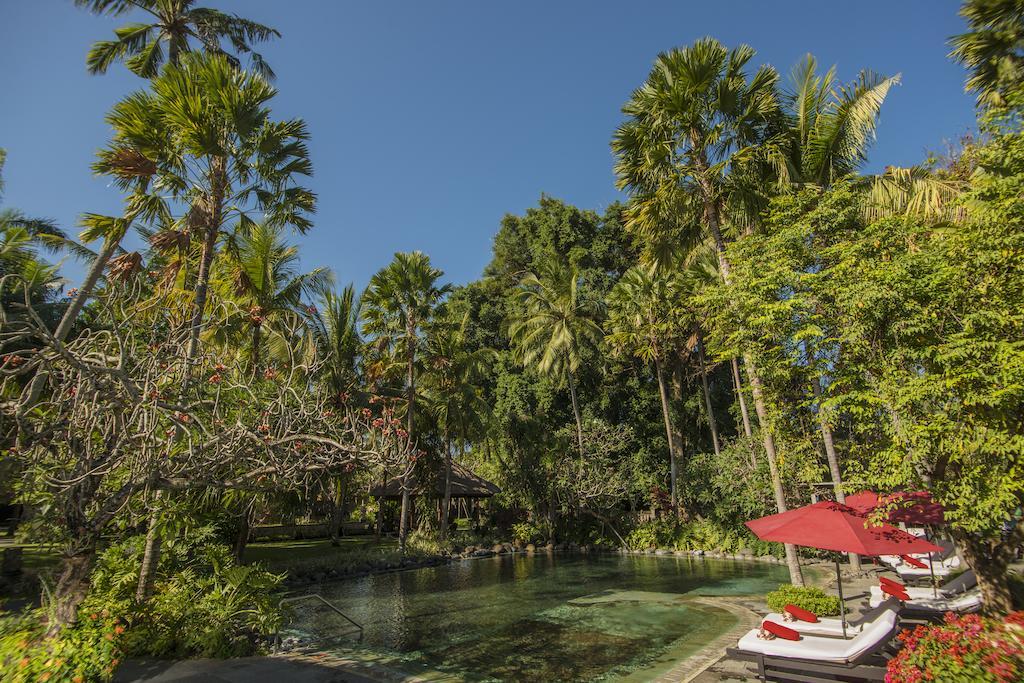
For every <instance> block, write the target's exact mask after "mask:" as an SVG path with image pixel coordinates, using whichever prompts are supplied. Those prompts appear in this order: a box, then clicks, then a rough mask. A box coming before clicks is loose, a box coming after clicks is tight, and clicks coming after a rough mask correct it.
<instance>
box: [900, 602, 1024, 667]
mask: <svg viewBox="0 0 1024 683" xmlns="http://www.w3.org/2000/svg"><path fill="white" fill-rule="evenodd" d="M900 640H901V641H902V642H903V648H902V649H901V650H900V652H899V654H898V655H896V657H895V658H893V659H892V660H890V662H889V668H888V672H887V673H886V675H885V680H886V681H887V683H896V682H897V681H899V682H900V683H919V682H920V681H933V682H934V683H958V682H959V681H979V682H990V683H1012V682H1015V681H1022V680H1024V612H1012V613H1011V614H1009V615H1008V616H1007V617H1006V618H1005V619H995V618H987V617H981V616H978V615H976V614H969V615H965V616H956V615H954V614H952V613H950V614H947V615H946V621H945V623H944V624H942V625H937V626H918V627H917V628H915V629H914V630H913V631H910V630H906V631H904V632H903V633H902V634H900Z"/></svg>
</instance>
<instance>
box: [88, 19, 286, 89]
mask: <svg viewBox="0 0 1024 683" xmlns="http://www.w3.org/2000/svg"><path fill="white" fill-rule="evenodd" d="M75 4H76V5H77V6H79V7H85V8H86V9H88V10H89V11H91V12H93V13H95V14H107V15H112V16H121V15H124V14H127V13H128V12H130V11H132V10H141V11H142V12H144V13H146V14H148V15H149V21H148V22H146V23H138V24H127V25H125V26H122V27H121V28H118V29H115V30H114V34H115V35H116V36H117V37H116V38H115V39H114V40H102V41H99V42H97V43H95V44H94V45H93V46H92V48H91V49H90V50H89V54H88V56H87V57H86V64H87V66H88V68H89V73H91V74H102V73H106V71H107V69H108V68H109V67H110V65H111V64H113V63H114V62H115V61H122V62H124V65H125V66H127V67H128V69H130V70H131V71H132V73H134V74H136V75H138V76H141V77H143V78H153V77H154V76H156V75H157V73H159V71H160V66H161V65H162V64H163V63H164V46H165V45H166V47H167V59H166V61H167V62H168V63H170V64H177V63H178V61H179V60H180V59H181V56H182V55H183V54H185V53H187V52H191V51H192V49H193V47H192V41H195V42H196V43H198V45H199V46H200V47H202V50H203V51H204V52H208V53H210V54H219V55H223V56H224V57H225V58H226V59H227V60H228V62H230V63H231V65H232V66H234V67H235V68H236V69H237V68H239V67H240V66H241V62H240V60H239V58H238V57H237V56H236V55H235V54H232V53H231V52H228V51H226V50H224V48H223V47H222V42H223V41H227V42H228V43H230V45H231V47H232V48H233V49H234V51H235V53H237V54H238V55H241V54H247V55H249V61H250V64H251V65H252V68H253V69H254V70H255V71H256V72H257V73H259V74H261V75H262V76H264V77H265V78H267V79H271V80H272V79H273V78H274V72H273V71H272V70H271V69H270V66H269V65H268V64H267V63H266V62H265V61H264V60H263V57H262V56H261V55H260V54H259V53H257V52H254V51H253V49H252V46H253V45H254V44H255V43H262V42H265V41H267V40H270V39H271V38H280V37H281V34H280V33H278V32H277V31H276V30H275V29H272V28H270V27H269V26H264V25H263V24H258V23H256V22H254V21H249V20H248V19H243V18H241V17H239V16H237V15H234V14H225V13H224V12H221V11H219V10H215V9H210V8H208V7H195V6H194V5H195V0H75Z"/></svg>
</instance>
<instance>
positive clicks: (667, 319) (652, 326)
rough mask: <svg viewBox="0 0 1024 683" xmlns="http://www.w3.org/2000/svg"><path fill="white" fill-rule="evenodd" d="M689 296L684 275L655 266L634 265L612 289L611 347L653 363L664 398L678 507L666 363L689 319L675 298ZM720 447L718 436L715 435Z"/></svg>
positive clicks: (674, 505) (676, 452)
mask: <svg viewBox="0 0 1024 683" xmlns="http://www.w3.org/2000/svg"><path fill="white" fill-rule="evenodd" d="M686 298H688V293H687V292H686V291H685V287H684V286H683V283H682V282H681V280H680V279H679V278H677V277H673V276H672V275H671V274H670V273H665V272H658V271H657V270H656V269H655V268H654V267H641V266H635V267H633V268H631V269H629V270H628V271H626V274H625V275H623V276H622V279H620V280H619V281H618V283H616V285H615V287H613V288H612V291H611V292H609V294H608V320H607V323H606V328H607V330H608V336H607V337H606V339H607V340H608V343H609V346H610V347H611V348H612V350H613V352H615V353H618V354H623V355H627V354H628V355H633V356H635V357H637V358H640V359H641V360H643V361H644V362H646V363H652V364H653V365H654V373H655V377H657V380H658V395H659V397H660V398H661V414H662V418H663V420H664V422H665V436H666V439H667V440H668V450H669V472H670V479H669V480H670V488H671V493H672V508H673V509H674V510H675V509H678V505H679V490H678V483H677V481H676V479H677V462H676V459H677V457H678V455H679V446H678V445H677V444H676V443H675V440H674V438H673V432H674V428H673V426H672V416H671V413H672V410H671V407H670V405H669V397H668V387H667V383H666V378H665V374H666V373H665V369H664V365H665V363H666V360H667V358H668V357H669V355H670V354H671V353H672V352H673V351H674V350H675V349H677V348H678V347H679V346H680V345H681V344H682V343H683V338H684V337H685V336H687V335H686V332H687V329H688V327H689V325H688V324H687V323H688V322H689V321H688V320H686V319H685V313H684V312H683V311H681V310H680V308H679V307H678V305H677V303H678V302H680V301H681V300H685V299H686ZM716 446H717V439H716Z"/></svg>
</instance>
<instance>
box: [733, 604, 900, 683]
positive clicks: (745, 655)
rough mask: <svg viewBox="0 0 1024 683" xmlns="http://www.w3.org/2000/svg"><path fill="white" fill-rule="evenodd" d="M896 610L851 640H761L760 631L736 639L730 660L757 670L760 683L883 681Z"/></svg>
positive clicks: (894, 625)
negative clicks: (774, 682) (764, 682)
mask: <svg viewBox="0 0 1024 683" xmlns="http://www.w3.org/2000/svg"><path fill="white" fill-rule="evenodd" d="M898 627H899V626H898V619H897V615H896V612H895V611H894V610H883V611H882V612H881V614H879V616H878V618H877V619H875V620H874V621H871V622H870V623H867V624H865V626H864V628H863V630H861V631H860V632H859V633H857V634H856V635H855V636H853V637H852V638H847V639H844V638H830V637H826V636H812V635H802V636H801V638H800V640H795V641H794V640H784V639H781V638H776V639H774V640H761V639H760V638H758V637H757V633H758V629H753V630H752V631H750V632H749V633H747V634H746V635H745V636H743V637H742V638H740V641H739V643H737V645H736V647H735V648H730V649H729V650H727V651H726V653H727V654H728V656H730V657H732V658H734V659H739V660H743V661H748V662H753V663H754V664H756V665H757V676H758V678H759V679H760V680H762V681H801V682H802V683H825V682H826V681H836V680H844V681H881V680H884V678H885V663H886V658H885V656H884V654H883V653H884V651H885V650H886V648H887V647H888V645H889V643H890V641H892V639H893V636H894V635H895V634H896V632H897V630H898Z"/></svg>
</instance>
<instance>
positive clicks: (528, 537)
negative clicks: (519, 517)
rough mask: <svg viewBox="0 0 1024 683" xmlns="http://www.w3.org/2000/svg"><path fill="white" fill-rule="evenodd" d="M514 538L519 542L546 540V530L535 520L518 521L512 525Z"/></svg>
mask: <svg viewBox="0 0 1024 683" xmlns="http://www.w3.org/2000/svg"><path fill="white" fill-rule="evenodd" d="M512 540H513V541H516V542H517V543H539V542H541V541H542V540H544V531H543V529H541V528H540V527H539V526H537V525H536V524H534V523H533V522H516V523H515V524H513V525H512Z"/></svg>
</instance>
